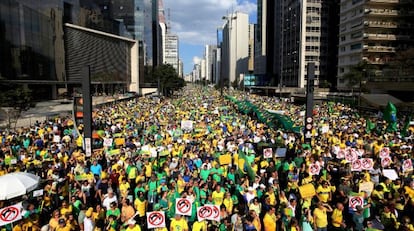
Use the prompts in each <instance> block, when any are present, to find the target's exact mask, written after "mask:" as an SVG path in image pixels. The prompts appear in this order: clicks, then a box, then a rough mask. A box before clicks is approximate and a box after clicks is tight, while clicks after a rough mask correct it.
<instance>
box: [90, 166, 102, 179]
mask: <svg viewBox="0 0 414 231" xmlns="http://www.w3.org/2000/svg"><path fill="white" fill-rule="evenodd" d="M91 172H92V173H93V175H98V176H99V177H100V176H101V172H102V166H101V165H100V164H96V165H91Z"/></svg>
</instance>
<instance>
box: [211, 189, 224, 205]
mask: <svg viewBox="0 0 414 231" xmlns="http://www.w3.org/2000/svg"><path fill="white" fill-rule="evenodd" d="M211 197H212V198H213V202H214V205H218V206H221V204H223V200H224V192H222V191H221V187H220V185H217V186H216V190H215V191H214V192H213V194H212V195H211Z"/></svg>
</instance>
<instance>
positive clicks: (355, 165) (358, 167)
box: [351, 159, 362, 172]
mask: <svg viewBox="0 0 414 231" xmlns="http://www.w3.org/2000/svg"><path fill="white" fill-rule="evenodd" d="M351 171H354V172H355V171H356V172H360V171H362V162H361V160H360V159H356V160H354V161H352V164H351Z"/></svg>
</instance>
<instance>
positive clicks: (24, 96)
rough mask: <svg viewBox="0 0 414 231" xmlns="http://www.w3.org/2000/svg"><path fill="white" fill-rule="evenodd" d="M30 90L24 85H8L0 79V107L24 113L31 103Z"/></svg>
mask: <svg viewBox="0 0 414 231" xmlns="http://www.w3.org/2000/svg"><path fill="white" fill-rule="evenodd" d="M31 92H32V91H31V90H30V89H29V88H28V87H27V86H25V85H18V84H12V83H8V82H7V81H4V80H3V79H0V106H1V107H13V108H14V109H16V110H18V111H20V112H21V111H26V110H27V109H29V108H30V105H31V103H32V96H31Z"/></svg>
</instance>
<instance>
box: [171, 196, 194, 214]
mask: <svg viewBox="0 0 414 231" xmlns="http://www.w3.org/2000/svg"><path fill="white" fill-rule="evenodd" d="M192 207H193V204H192V203H191V201H190V200H189V199H187V198H177V199H176V200H175V213H176V214H179V215H185V216H191V210H192Z"/></svg>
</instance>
